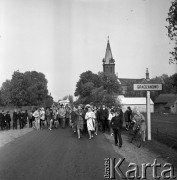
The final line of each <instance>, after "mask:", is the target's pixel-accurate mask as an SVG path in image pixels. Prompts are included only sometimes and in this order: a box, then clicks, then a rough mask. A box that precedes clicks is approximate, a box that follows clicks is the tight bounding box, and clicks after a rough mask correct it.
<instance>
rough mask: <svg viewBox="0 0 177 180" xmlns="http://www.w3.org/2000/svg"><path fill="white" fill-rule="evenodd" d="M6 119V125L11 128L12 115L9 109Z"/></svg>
mask: <svg viewBox="0 0 177 180" xmlns="http://www.w3.org/2000/svg"><path fill="white" fill-rule="evenodd" d="M5 121H6V127H7V129H10V122H11V117H10V114H9V111H7V113H6V115H5Z"/></svg>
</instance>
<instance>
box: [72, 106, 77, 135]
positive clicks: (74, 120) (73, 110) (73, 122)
mask: <svg viewBox="0 0 177 180" xmlns="http://www.w3.org/2000/svg"><path fill="white" fill-rule="evenodd" d="M76 111H77V108H76V107H75V106H73V108H72V110H71V126H72V130H73V131H74V133H76V131H77V127H76V121H77V118H78V116H77V114H76Z"/></svg>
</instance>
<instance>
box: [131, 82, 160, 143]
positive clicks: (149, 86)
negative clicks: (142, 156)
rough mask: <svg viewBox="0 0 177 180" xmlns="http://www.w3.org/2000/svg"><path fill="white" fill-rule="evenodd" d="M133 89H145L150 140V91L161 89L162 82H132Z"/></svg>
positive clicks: (149, 137) (149, 138) (149, 136)
mask: <svg viewBox="0 0 177 180" xmlns="http://www.w3.org/2000/svg"><path fill="white" fill-rule="evenodd" d="M133 90H135V91H147V96H146V109H147V135H148V140H151V110H150V91H159V90H162V84H133Z"/></svg>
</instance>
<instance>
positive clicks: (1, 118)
mask: <svg viewBox="0 0 177 180" xmlns="http://www.w3.org/2000/svg"><path fill="white" fill-rule="evenodd" d="M0 124H1V130H4V128H5V126H6V124H5V114H4V111H2V112H1V113H0Z"/></svg>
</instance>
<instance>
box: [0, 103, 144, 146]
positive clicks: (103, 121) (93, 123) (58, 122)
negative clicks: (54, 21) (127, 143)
mask: <svg viewBox="0 0 177 180" xmlns="http://www.w3.org/2000/svg"><path fill="white" fill-rule="evenodd" d="M124 120H125V128H126V130H129V128H130V126H131V123H132V122H136V125H140V126H141V128H142V129H143V133H144V137H143V140H145V129H146V125H145V118H144V116H143V115H142V114H141V113H140V112H139V111H138V110H136V112H134V113H133V112H132V110H131V108H130V107H128V108H127V110H126V111H125V112H124V113H123V111H122V109H121V107H120V106H117V107H111V108H109V107H106V106H105V105H102V106H100V107H96V106H93V105H89V104H88V105H86V106H84V105H82V104H80V105H78V106H73V107H72V108H71V107H70V106H69V105H66V106H64V105H63V104H61V105H60V106H58V107H56V106H52V107H47V108H46V109H44V108H43V107H41V108H36V109H35V110H34V111H30V112H28V111H27V110H26V111H21V110H20V111H19V112H17V110H15V111H14V112H13V116H12V125H13V129H17V127H18V125H19V127H20V129H23V127H24V126H25V125H26V124H27V122H29V127H30V128H35V129H36V130H40V129H49V130H52V129H57V128H59V127H61V128H63V129H64V128H66V127H68V126H70V127H71V128H72V130H73V132H74V133H77V136H78V139H80V138H81V137H82V135H83V134H84V133H88V135H89V139H92V138H93V137H94V135H95V136H97V135H98V130H99V131H101V132H103V133H104V132H108V133H110V135H111V136H114V140H115V145H116V146H117V145H119V147H122V137H121V130H122V126H123V121H124ZM0 126H1V130H4V129H10V128H11V116H10V114H9V111H7V112H6V113H5V112H4V111H2V112H0Z"/></svg>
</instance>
